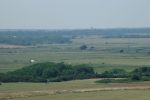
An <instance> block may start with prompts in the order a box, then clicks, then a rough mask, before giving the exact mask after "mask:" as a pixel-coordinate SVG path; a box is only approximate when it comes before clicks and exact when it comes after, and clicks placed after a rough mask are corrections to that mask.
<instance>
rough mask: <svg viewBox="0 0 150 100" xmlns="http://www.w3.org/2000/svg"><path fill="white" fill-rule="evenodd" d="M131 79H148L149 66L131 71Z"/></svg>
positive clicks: (149, 76) (149, 73)
mask: <svg viewBox="0 0 150 100" xmlns="http://www.w3.org/2000/svg"><path fill="white" fill-rule="evenodd" d="M131 79H132V80H144V81H149V80H150V67H141V68H137V69H135V70H134V71H132V73H131Z"/></svg>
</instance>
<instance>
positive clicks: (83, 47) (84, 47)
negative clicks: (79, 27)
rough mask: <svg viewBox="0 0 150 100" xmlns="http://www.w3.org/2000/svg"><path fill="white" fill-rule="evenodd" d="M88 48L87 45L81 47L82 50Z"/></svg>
mask: <svg viewBox="0 0 150 100" xmlns="http://www.w3.org/2000/svg"><path fill="white" fill-rule="evenodd" d="M87 48H88V47H87V45H81V46H80V50H86V49H87Z"/></svg>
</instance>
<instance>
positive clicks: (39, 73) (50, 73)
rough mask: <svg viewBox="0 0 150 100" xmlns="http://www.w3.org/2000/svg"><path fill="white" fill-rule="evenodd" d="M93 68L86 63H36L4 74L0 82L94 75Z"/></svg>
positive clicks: (62, 79) (64, 78)
mask: <svg viewBox="0 0 150 100" xmlns="http://www.w3.org/2000/svg"><path fill="white" fill-rule="evenodd" d="M95 76H96V74H95V72H94V70H93V68H91V67H88V66H86V65H78V66H72V65H67V64H64V63H50V62H46V63H38V64H34V65H31V66H28V67H24V68H22V69H18V70H16V71H13V72H8V73H6V74H0V81H1V82H60V81H68V80H76V79H88V78H93V77H95Z"/></svg>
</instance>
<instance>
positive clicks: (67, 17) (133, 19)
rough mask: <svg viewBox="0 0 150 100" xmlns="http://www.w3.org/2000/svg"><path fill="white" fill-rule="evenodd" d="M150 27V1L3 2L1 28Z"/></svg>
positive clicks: (0, 8) (47, 0)
mask: <svg viewBox="0 0 150 100" xmlns="http://www.w3.org/2000/svg"><path fill="white" fill-rule="evenodd" d="M90 27H94V28H116V27H150V0H0V28H1V29H2V28H50V29H64V28H65V29H67V28H90Z"/></svg>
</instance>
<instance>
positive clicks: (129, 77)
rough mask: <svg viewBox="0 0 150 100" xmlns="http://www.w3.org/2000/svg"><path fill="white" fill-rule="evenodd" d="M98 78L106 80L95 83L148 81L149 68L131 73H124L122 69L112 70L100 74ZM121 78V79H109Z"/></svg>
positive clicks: (138, 69) (142, 68)
mask: <svg viewBox="0 0 150 100" xmlns="http://www.w3.org/2000/svg"><path fill="white" fill-rule="evenodd" d="M100 77H102V78H106V79H103V80H98V81H96V83H128V82H135V81H136V82H138V81H150V67H141V68H137V69H135V70H133V71H132V72H130V73H129V72H128V73H127V72H125V71H124V70H122V69H113V70H110V71H105V72H103V73H102V74H100ZM111 78H122V79H111Z"/></svg>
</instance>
